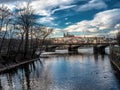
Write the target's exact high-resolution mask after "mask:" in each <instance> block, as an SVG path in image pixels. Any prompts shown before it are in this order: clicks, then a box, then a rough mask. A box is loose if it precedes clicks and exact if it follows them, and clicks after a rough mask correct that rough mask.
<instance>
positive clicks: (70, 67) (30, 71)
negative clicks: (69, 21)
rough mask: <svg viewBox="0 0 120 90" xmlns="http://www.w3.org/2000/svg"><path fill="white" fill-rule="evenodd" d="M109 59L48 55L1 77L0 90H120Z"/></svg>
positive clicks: (75, 55) (89, 55)
mask: <svg viewBox="0 0 120 90" xmlns="http://www.w3.org/2000/svg"><path fill="white" fill-rule="evenodd" d="M119 76H120V74H118V73H117V72H116V71H115V70H114V68H113V66H112V65H111V63H110V58H109V55H107V54H106V55H99V54H96V55H94V54H91V53H81V54H73V55H68V54H64V55H51V56H50V57H49V58H43V59H41V60H38V61H35V62H32V63H29V64H26V65H24V66H21V67H19V68H16V69H14V70H12V71H9V72H6V73H2V74H1V75H0V90H120V79H119Z"/></svg>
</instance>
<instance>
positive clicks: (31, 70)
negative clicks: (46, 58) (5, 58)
mask: <svg viewBox="0 0 120 90" xmlns="http://www.w3.org/2000/svg"><path fill="white" fill-rule="evenodd" d="M38 64H39V65H38ZM43 70H44V66H43V63H42V61H41V60H38V61H36V62H32V63H29V64H25V65H22V66H21V67H20V68H19V69H14V70H10V71H7V72H5V73H3V74H1V76H0V77H1V78H2V80H1V78H0V90H36V89H35V88H39V89H43V90H47V89H48V88H49V87H48V86H50V85H48V84H52V83H51V74H50V73H49V68H47V69H46V70H44V72H42V71H43ZM48 73H49V74H48ZM4 81H7V82H4ZM4 84H5V85H4ZM31 86H32V87H31Z"/></svg>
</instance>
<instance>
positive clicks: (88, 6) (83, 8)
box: [77, 0, 107, 11]
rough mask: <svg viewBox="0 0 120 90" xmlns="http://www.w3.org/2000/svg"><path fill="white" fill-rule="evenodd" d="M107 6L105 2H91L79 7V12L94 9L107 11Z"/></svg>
mask: <svg viewBox="0 0 120 90" xmlns="http://www.w3.org/2000/svg"><path fill="white" fill-rule="evenodd" d="M105 8H107V5H106V4H105V2H104V1H103V0H90V1H89V2H88V3H86V4H84V5H81V6H79V8H78V9H77V11H88V10H92V9H105Z"/></svg>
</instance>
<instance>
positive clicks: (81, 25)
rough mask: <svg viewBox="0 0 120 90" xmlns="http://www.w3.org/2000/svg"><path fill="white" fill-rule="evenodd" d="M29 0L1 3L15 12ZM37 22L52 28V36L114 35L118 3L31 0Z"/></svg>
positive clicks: (118, 17) (107, 0)
mask: <svg viewBox="0 0 120 90" xmlns="http://www.w3.org/2000/svg"><path fill="white" fill-rule="evenodd" d="M27 2H28V0H0V4H5V5H6V6H8V7H9V8H10V9H11V10H13V11H14V9H15V7H16V6H24V5H25V4H26V3H27ZM30 5H31V7H32V8H33V9H34V10H35V13H36V14H38V16H39V17H40V18H39V21H38V22H39V23H41V24H43V25H45V26H48V27H51V28H53V29H54V32H53V35H52V36H53V37H61V36H63V34H64V33H66V32H69V33H70V34H74V35H76V36H82V35H86V36H114V35H116V33H117V32H118V31H119V30H120V0H31V3H30Z"/></svg>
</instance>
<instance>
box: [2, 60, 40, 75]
mask: <svg viewBox="0 0 120 90" xmlns="http://www.w3.org/2000/svg"><path fill="white" fill-rule="evenodd" d="M36 60H39V58H36V59H32V60H28V61H24V62H19V63H16V64H13V65H9V66H4V67H3V68H0V73H2V72H5V71H8V70H11V69H13V68H16V67H19V66H21V65H24V64H27V63H31V62H34V61H36Z"/></svg>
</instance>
